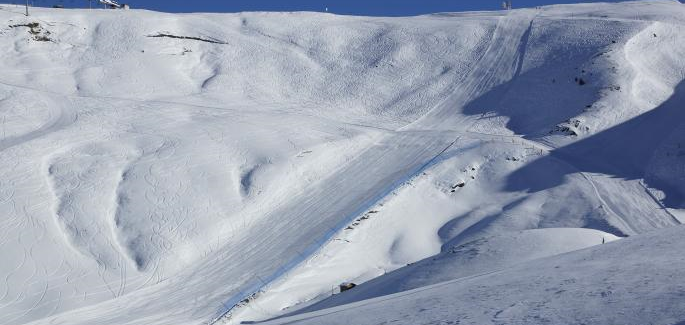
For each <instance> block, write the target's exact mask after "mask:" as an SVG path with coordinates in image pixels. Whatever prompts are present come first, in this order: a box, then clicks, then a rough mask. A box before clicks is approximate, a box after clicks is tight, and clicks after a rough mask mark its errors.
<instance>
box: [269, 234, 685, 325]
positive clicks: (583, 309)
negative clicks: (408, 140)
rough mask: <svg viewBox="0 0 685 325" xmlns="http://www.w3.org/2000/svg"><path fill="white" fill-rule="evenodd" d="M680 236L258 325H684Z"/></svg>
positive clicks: (644, 238)
mask: <svg viewBox="0 0 685 325" xmlns="http://www.w3.org/2000/svg"><path fill="white" fill-rule="evenodd" d="M684 230H685V229H683V227H682V226H679V227H676V228H673V229H665V230H659V231H655V232H651V233H649V234H643V235H638V236H635V237H634V238H628V239H622V240H619V241H617V242H613V243H610V244H606V245H599V246H595V247H592V248H588V249H584V250H580V251H576V252H571V253H567V254H561V255H557V256H552V257H548V258H543V259H538V260H534V261H530V262H528V263H525V264H519V265H517V266H512V267H510V268H505V269H493V270H492V271H491V272H488V273H482V274H479V275H474V276H469V277H464V278H460V279H457V280H452V281H448V282H443V283H439V284H435V285H430V286H425V287H421V288H418V289H414V290H410V291H405V292H400V293H396V294H392V295H387V296H382V297H378V298H374V299H370V300H365V301H361V302H356V303H352V304H348V305H343V306H339V307H335V308H330V309H324V310H321V311H317V312H312V313H307V314H302V315H297V316H293V317H289V318H283V319H278V320H275V321H271V322H265V323H263V324H389V323H390V324H664V325H667V324H682V321H683V320H684V319H685V311H684V310H685V287H683V285H682V282H681V281H679V280H680V279H682V274H681V271H680V270H681V269H682V268H683V267H685V258H684V257H683V254H682V249H681V247H682V245H683V244H684V243H683V241H684V240H683V238H685V237H683V231H684ZM353 290H354V289H353Z"/></svg>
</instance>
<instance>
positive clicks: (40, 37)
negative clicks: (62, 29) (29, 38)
mask: <svg viewBox="0 0 685 325" xmlns="http://www.w3.org/2000/svg"><path fill="white" fill-rule="evenodd" d="M9 27H10V28H18V27H26V28H28V29H29V34H31V35H33V40H34V41H39V42H54V40H53V39H51V38H50V37H49V35H50V31H49V30H46V29H43V28H42V27H41V26H40V24H39V23H36V22H33V23H27V24H15V25H9Z"/></svg>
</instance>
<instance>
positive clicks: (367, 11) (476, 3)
mask: <svg viewBox="0 0 685 325" xmlns="http://www.w3.org/2000/svg"><path fill="white" fill-rule="evenodd" d="M14 1H15V2H16V3H22V0H14ZM31 1H33V2H34V4H35V5H36V6H52V5H53V4H63V5H64V6H65V7H84V6H85V7H87V6H88V5H87V3H88V0H31ZM607 1H608V2H617V1H614V0H603V1H602V2H607ZM1 2H5V3H8V2H11V1H1ZM93 2H97V0H93ZM120 2H127V3H130V4H131V6H132V7H134V8H144V9H151V10H158V11H169V12H198V11H203V12H237V11H300V10H306V11H324V9H325V8H326V7H328V10H329V11H330V12H333V13H338V14H354V15H370V16H408V15H417V14H424V13H430V12H442V11H465V10H496V9H499V8H500V5H501V3H502V0H167V1H162V0H120ZM576 2H600V1H599V0H583V1H579V0H575V1H574V0H513V5H514V7H519V8H520V7H532V6H539V5H546V4H553V3H576Z"/></svg>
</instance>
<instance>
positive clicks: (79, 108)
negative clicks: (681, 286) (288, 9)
mask: <svg viewBox="0 0 685 325" xmlns="http://www.w3.org/2000/svg"><path fill="white" fill-rule="evenodd" d="M21 13H22V10H21V8H20V7H15V6H10V5H4V6H0V20H4V21H5V22H6V24H4V26H7V27H2V29H0V42H1V43H3V44H2V48H3V50H2V52H0V53H2V56H3V60H2V61H1V62H0V68H1V69H2V71H3V74H2V76H0V112H1V113H2V124H0V125H1V127H2V129H1V131H0V133H1V136H2V138H1V139H0V152H1V153H2V154H1V155H0V159H2V162H3V164H1V166H0V174H1V175H2V176H0V204H1V205H2V206H3V207H2V209H1V210H2V211H4V213H3V215H2V218H1V219H0V222H1V225H2V227H0V229H1V230H0V238H2V239H1V241H0V243H1V245H2V247H3V249H2V250H0V254H2V255H1V256H0V257H1V258H2V261H3V263H0V275H1V276H2V278H4V282H0V314H1V315H3V316H2V317H0V324H93V323H97V324H169V323H173V324H208V323H236V324H237V323H240V322H241V321H259V320H266V319H271V318H274V317H278V316H282V315H284V314H290V313H293V312H295V311H297V310H300V312H304V311H315V313H316V314H315V315H316V316H304V315H307V314H303V316H294V317H296V318H293V319H292V321H294V322H300V321H302V322H305V323H306V322H310V323H312V322H313V323H321V322H323V323H335V322H336V321H339V320H334V319H329V318H326V317H328V316H326V315H327V312H326V311H319V310H321V309H323V308H328V307H334V308H338V309H336V310H340V311H339V312H338V311H336V312H334V313H332V314H331V315H335V314H336V313H348V312H351V313H355V312H354V311H353V310H354V309H356V308H358V307H356V306H365V302H364V301H363V300H364V299H368V298H374V297H380V296H383V295H388V294H396V293H397V292H399V291H402V290H410V289H412V290H416V291H417V292H423V293H421V294H426V295H432V296H434V297H436V299H437V298H439V299H442V300H440V302H439V303H438V304H436V305H435V306H436V307H437V306H449V305H450V304H454V301H457V300H455V299H459V300H464V299H465V298H464V297H462V296H458V295H456V294H448V293H447V292H451V290H454V289H452V288H451V287H450V286H453V284H450V283H453V282H450V281H456V282H454V283H457V282H458V283H462V282H465V283H466V282H468V284H463V285H464V286H465V287H464V288H466V286H470V285H473V286H474V287H475V288H480V287H479V285H480V284H479V282H477V281H479V280H478V279H480V278H481V277H480V275H481V274H491V273H492V272H495V273H492V274H494V275H488V276H485V278H487V279H489V277H496V276H497V274H499V273H502V272H504V273H505V274H509V273H506V272H510V275H506V276H503V277H502V278H498V279H500V280H498V281H504V282H506V281H507V280H506V279H508V277H509V278H511V279H514V280H515V282H516V283H519V284H520V285H518V286H512V287H511V288H512V289H511V290H518V291H517V293H514V292H512V293H511V295H509V296H507V299H510V300H511V299H520V296H519V295H521V296H527V295H530V296H532V297H543V296H544V295H545V294H543V293H540V292H536V291H534V290H538V289H539V287H537V286H532V285H530V282H529V281H533V280H531V279H535V278H536V275H535V274H537V273H535V272H539V273H540V274H548V273H545V272H548V271H545V270H548V269H546V268H545V267H539V268H538V267H536V266H535V265H538V264H540V265H543V264H544V263H546V262H543V261H556V260H558V261H559V262H558V263H559V264H563V265H567V264H569V266H570V265H571V264H573V263H575V260H573V258H571V257H568V258H567V257H564V256H582V254H587V253H582V252H588V251H590V250H583V251H579V252H577V253H570V254H567V255H564V254H562V253H566V252H572V251H575V250H579V249H584V248H588V247H591V246H594V245H598V244H601V243H602V241H605V240H606V241H607V242H608V241H611V240H615V239H617V238H618V237H625V236H631V237H633V236H635V239H634V240H633V238H630V239H621V240H618V241H617V242H616V243H612V244H611V245H605V246H606V247H610V248H611V247H618V248H614V249H615V250H617V253H616V254H615V255H612V256H604V257H603V258H602V260H606V261H608V262H606V263H605V264H597V265H594V264H593V265H591V266H588V267H587V270H593V271H592V272H595V271H596V270H606V268H607V267H609V266H608V265H616V264H617V263H615V261H614V260H618V259H620V258H621V256H625V258H626V259H628V260H631V261H632V260H635V261H636V263H638V262H639V260H638V259H637V258H635V255H636V254H638V253H636V252H635V253H634V252H633V251H635V250H631V249H629V248H623V244H622V242H623V241H626V242H628V243H636V242H641V241H647V242H648V241H650V240H651V239H650V238H655V237H654V236H655V235H653V234H657V233H662V232H663V233H668V234H671V233H673V232H674V231H675V230H669V231H671V232H668V231H665V230H661V229H664V228H672V227H675V226H677V225H678V224H680V220H682V219H683V217H682V212H681V211H682V210H681V209H682V207H683V201H682V195H683V193H685V189H684V188H683V184H685V183H682V182H680V181H679V180H681V179H682V178H683V177H685V176H684V175H683V171H682V168H680V167H682V165H683V156H682V154H681V153H680V151H682V150H681V146H682V145H683V138H682V129H683V125H685V124H684V122H683V119H682V117H683V116H682V114H683V112H682V110H681V109H679V108H680V107H681V105H680V103H681V102H682V96H683V88H682V86H681V85H682V80H683V79H685V63H684V62H683V61H682V59H681V58H682V55H681V54H685V39H684V38H685V29H684V28H685V27H683V24H682V22H683V17H684V14H685V8H684V7H683V6H682V5H681V4H679V3H677V2H673V1H644V2H634V3H624V4H587V5H585V4H583V5H567V6H548V7H542V8H539V9H520V10H513V11H507V12H474V13H444V14H434V15H426V16H418V17H403V18H376V17H351V16H337V15H331V14H323V13H304V12H303V13H258V12H255V13H237V14H165V13H157V12H150V11H145V10H129V11H118V10H55V9H40V8H35V10H34V11H33V13H32V15H31V16H30V17H24V16H23V15H22V14H21ZM580 80H582V82H580ZM679 218H680V219H679ZM674 229H678V228H677V227H676V228H674ZM644 233H649V234H650V235H642V234H644ZM650 236H651V237H650ZM668 236H670V237H668V238H671V239H669V240H670V241H676V240H677V239H676V238H675V235H668ZM600 239H602V241H600ZM626 245H627V246H626V247H630V246H629V245H630V244H626ZM635 245H637V244H635ZM663 245H666V244H665V243H664V244H663ZM458 247H462V248H463V247H473V249H474V250H475V251H487V252H496V253H492V254H491V253H487V254H476V257H473V256H470V255H464V254H461V253H459V254H456V255H455V254H454V253H450V252H452V251H454V248H458ZM610 248H606V249H605V248H604V246H601V247H598V248H591V251H592V252H595V251H597V252H598V253H596V255H602V254H603V253H602V252H603V251H605V250H606V251H607V254H608V253H610V251H611V249H610ZM637 251H640V250H637ZM669 252H670V253H669V254H672V255H668V256H674V255H675V254H676V250H675V249H673V250H672V251H669ZM619 253H620V254H619ZM559 254H562V255H559ZM573 254H579V255H573ZM593 254H595V253H593ZM557 255H558V256H557ZM431 256H435V257H431ZM593 256H595V255H593ZM505 257H506V258H505ZM541 258H542V259H541ZM653 258H654V259H655V261H654V262H655V263H661V260H660V259H659V258H658V257H656V256H653ZM419 261H421V262H419ZM612 261H614V262H612ZM536 263H537V264H536ZM541 263H542V264H541ZM598 263H599V262H598ZM408 264H411V265H410V266H407V265H408ZM545 265H546V264H545ZM640 265H641V264H640ZM656 265H658V268H659V269H663V270H664V272H665V273H664V274H667V273H668V272H670V270H675V269H676V268H677V263H675V264H673V265H666V264H663V263H662V264H656ZM455 266H458V267H457V268H456V270H455ZM395 270H397V271H395ZM533 270H534V271H533ZM393 271H395V272H393ZM574 272H576V271H574ZM588 272H591V271H588ZM617 272H619V273H617V274H618V275H617V276H620V277H621V278H625V282H621V285H625V286H629V285H630V283H632V282H631V281H634V278H632V277H630V276H625V275H626V274H632V273H631V272H633V273H635V272H644V269H643V268H640V267H638V266H635V265H632V264H631V265H630V267H626V268H621V269H620V270H619V271H617ZM386 273H387V274H386ZM384 274H385V275H384ZM574 274H575V275H577V276H580V275H578V274H582V272H581V271H577V272H576V273H574ZM635 274H639V273H635ZM548 275H549V274H548ZM541 276H542V275H541ZM549 276H552V275H549ZM555 276H556V275H555ZM460 278H463V279H476V280H468V281H462V282H460V281H459V280H454V279H460ZM374 279H375V280H374ZM502 279H503V280H502ZM554 279H556V278H554ZM347 281H352V282H355V283H362V282H367V281H369V283H368V284H363V285H361V286H359V287H358V288H355V289H353V290H354V291H350V292H349V293H347V292H346V293H344V294H340V295H333V297H331V298H330V299H326V298H329V297H330V296H331V295H332V293H335V287H336V286H337V285H338V284H339V283H341V282H347ZM443 281H448V282H445V283H447V284H444V283H441V284H438V283H440V282H443ZM484 281H485V280H484ZM527 281H528V282H527ZM559 281H561V280H559ZM597 281H599V280H597ZM504 282H503V283H504ZM512 283H514V282H512ZM654 283H659V286H658V287H655V290H656V291H655V293H654V297H655V300H654V301H655V304H656V303H657V302H659V303H662V302H663V303H667V304H665V305H664V306H672V307H674V308H675V307H677V301H678V299H671V300H670V302H669V300H668V299H667V298H664V297H667V296H668V295H671V294H672V293H671V291H668V290H665V289H664V288H665V287H666V286H665V285H664V284H663V283H664V280H663V279H662V278H655V282H654ZM436 284H437V285H436ZM581 284H582V285H581ZM581 284H579V285H578V286H579V287H578V288H577V290H581V291H582V290H589V289H588V288H590V287H591V286H596V285H597V286H598V285H601V283H581ZM460 285H461V284H460ZM503 285H504V284H503ZM469 288H471V287H469ZM525 288H530V289H525ZM332 289H333V290H332ZM479 290H481V289H479ZM527 290H528V291H527ZM531 290H532V291H531ZM673 290H674V289H673ZM481 291H482V290H481ZM481 291H479V294H483V297H488V295H487V294H484V293H482V292H481ZM408 292H409V293H410V294H408V295H407V297H409V298H400V299H399V300H398V301H401V303H399V304H398V305H397V306H389V305H388V306H385V305H383V310H387V313H377V314H374V315H370V314H369V313H359V314H358V315H356V316H355V317H356V318H350V320H351V319H354V323H355V324H366V323H369V324H375V323H379V322H382V321H388V320H389V319H390V318H392V317H391V316H390V314H392V313H393V311H395V310H396V309H393V308H403V309H404V310H406V311H407V312H412V311H415V312H416V313H418V311H416V310H418V309H416V308H418V307H417V306H418V305H417V304H416V303H414V302H413V301H415V299H418V300H421V301H424V300H425V299H424V298H416V297H420V295H421V294H419V293H417V294H416V295H415V294H414V293H413V292H414V291H408ZM578 292H580V291H578ZM661 292H663V295H661ZM460 294H461V293H460ZM630 294H632V293H630ZM630 294H626V295H625V296H624V297H625V299H629V298H630V297H633V296H631V295H630ZM399 295H402V293H399ZM390 297H394V296H392V295H391V296H390ZM573 297H574V296H573V295H564V296H563V297H562V298H560V299H562V300H563V301H566V302H569V301H570V300H572V299H573ZM375 299H381V301H382V299H383V298H382V297H380V298H375ZM392 299H395V298H392ZM564 299H565V300H564ZM505 300H506V299H505ZM389 301H392V300H389ZM349 302H355V305H352V306H355V307H345V306H343V307H338V306H341V305H342V304H345V303H349ZM500 303H502V304H503V303H506V301H504V300H502V301H495V302H492V304H493V305H492V306H490V305H487V306H486V305H482V306H481V305H477V306H475V307H474V306H468V305H465V307H464V308H465V310H470V312H473V313H479V310H480V309H478V308H486V309H487V310H490V308H495V307H497V306H499V304H500ZM569 303H570V302H569ZM374 304H376V303H375V302H373V303H370V304H369V306H373V305H374ZM402 304H407V305H406V306H405V305H402ZM669 304H670V305H669ZM381 305H382V304H381ZM400 306H403V307H400ZM415 307H416V308H415ZM629 307H630V306H629V305H621V307H620V308H618V309H617V312H618V311H620V310H624V309H625V310H629ZM302 308H304V309H302ZM369 308H372V307H369ZM421 308H424V307H421ZM621 308H624V309H621ZM483 310H485V309H483ZM523 310H524V311H523V312H521V313H518V314H514V316H512V318H511V321H512V322H514V323H515V322H520V321H523V320H526V319H528V320H530V318H527V317H532V316H530V315H533V314H535V313H534V312H533V311H530V309H523ZM593 310H594V309H593ZM593 310H588V313H587V314H582V313H581V314H580V315H579V316H578V317H579V319H581V318H582V319H591V317H594V316H592V315H594V314H592V312H593ZM455 313H456V311H455ZM573 313H577V311H574V312H573ZM416 315H418V314H416ZM439 315H443V314H436V317H438V316H439ZM444 315H448V316H449V317H453V316H454V315H456V314H449V313H447V314H444ZM444 315H443V316H444ZM483 315H486V316H482V317H485V318H483V319H480V318H479V319H477V321H476V323H478V322H480V321H484V322H485V321H486V318H487V319H489V320H490V321H492V319H495V318H496V317H494V316H492V317H493V318H492V319H490V318H488V317H490V316H487V315H489V314H487V313H486V314H483ZM564 315H566V316H564ZM568 315H571V314H570V313H568V314H564V313H556V312H555V313H547V314H544V317H548V318H550V319H557V320H561V322H562V323H563V322H570V321H569V320H568V318H566V317H570V316H568ZM443 316H439V317H443ZM467 316H468V315H467ZM675 316H678V313H677V312H670V313H668V312H665V313H663V314H659V315H658V317H657V316H654V317H657V318H654V319H663V320H666V319H671V318H668V317H675ZM298 317H299V318H298ZM367 317H368V318H367ZM417 317H419V316H417ZM517 317H519V318H517ZM583 317H585V318H583ZM588 317H590V318H588ZM607 317H610V316H607ZM333 318H335V316H333ZM286 319H288V318H286ZM425 320H426V321H443V320H444V319H438V318H436V319H430V320H428V319H425ZM281 321H285V319H284V320H280V319H279V320H275V322H281ZM290 321H291V320H290V319H288V320H287V322H290ZM404 321H405V322H409V323H411V322H412V321H414V322H423V321H424V319H423V318H420V317H419V318H411V317H409V318H405V319H404Z"/></svg>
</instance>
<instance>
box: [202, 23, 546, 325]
mask: <svg viewBox="0 0 685 325" xmlns="http://www.w3.org/2000/svg"><path fill="white" fill-rule="evenodd" d="M535 13H536V12H535V11H528V10H521V11H516V12H512V13H511V14H510V15H507V16H504V17H502V18H501V19H500V21H499V23H498V25H497V29H496V30H495V33H494V35H493V39H492V41H491V43H490V45H489V47H488V49H487V50H486V53H485V55H484V56H483V57H482V58H481V60H480V61H479V62H478V64H477V65H476V66H475V67H474V69H473V70H472V71H471V73H469V75H468V76H467V77H466V79H465V82H464V83H462V84H459V85H457V86H456V88H455V91H454V93H453V94H452V95H450V96H449V97H448V98H446V99H445V100H444V101H442V102H441V103H440V104H439V105H438V106H436V107H435V108H434V109H432V110H431V111H430V112H429V113H428V114H427V115H425V116H424V117H423V118H421V119H420V120H418V121H417V122H415V123H412V124H411V125H409V126H407V127H405V128H403V129H401V130H400V131H399V132H397V133H395V134H392V135H390V136H389V137H387V138H385V139H383V140H382V141H381V142H380V143H379V144H378V145H376V146H374V147H372V148H370V149H368V150H367V151H365V152H364V154H362V155H361V156H360V157H359V158H357V159H355V161H354V162H353V163H352V164H351V165H350V166H348V167H347V168H344V169H342V170H340V171H338V172H337V175H339V176H338V177H343V178H355V179H357V180H356V181H355V182H354V183H355V184H360V185H362V191H359V188H357V189H355V191H343V192H345V193H355V194H354V195H352V196H350V197H348V198H343V199H336V200H339V201H337V202H336V203H339V202H347V201H349V202H348V203H346V205H348V208H347V211H349V213H344V214H339V216H345V217H344V218H342V220H340V221H337V223H335V224H325V226H324V227H323V229H328V230H329V231H328V232H327V233H325V234H324V235H323V236H321V235H318V236H315V237H313V238H321V239H320V240H318V241H316V242H314V244H313V245H310V246H308V247H306V249H305V252H298V255H299V257H297V258H295V259H293V260H291V261H290V262H288V263H286V266H285V267H282V268H281V269H278V270H276V271H275V272H274V273H272V274H271V275H268V276H267V277H264V278H262V277H259V282H261V285H260V284H257V285H254V286H252V287H253V288H255V289H256V290H248V291H241V292H240V293H238V294H237V295H234V296H233V297H231V298H230V299H229V300H228V301H226V303H225V305H224V306H225V307H226V310H225V311H223V312H222V313H221V314H220V315H219V316H218V317H216V318H214V320H212V321H211V322H210V323H215V322H216V321H217V320H219V319H220V318H222V317H223V316H225V315H226V314H229V313H230V311H231V309H232V308H233V307H234V306H235V305H237V304H238V303H239V302H240V301H242V300H244V299H247V298H248V297H250V296H252V295H254V294H255V293H256V292H257V291H259V290H261V288H262V287H264V286H266V285H268V284H269V283H270V282H271V281H273V280H276V279H277V278H279V277H280V276H281V275H283V274H284V273H286V272H287V271H289V270H290V269H292V268H294V267H295V266H296V265H297V264H299V263H300V262H301V261H303V260H304V259H305V258H306V256H308V255H310V254H312V253H314V252H315V251H316V250H318V249H319V248H320V247H321V246H322V245H323V244H324V243H325V242H326V241H328V240H329V239H330V238H331V237H332V236H333V235H334V234H335V233H336V232H337V231H339V230H340V229H342V228H343V227H345V226H347V225H348V224H349V222H350V221H351V220H353V219H354V218H355V217H357V216H358V215H360V214H362V213H363V212H364V211H365V210H366V209H368V208H370V207H371V206H372V205H373V204H374V203H375V202H377V201H379V200H380V199H382V198H383V197H385V196H386V195H387V194H389V193H390V192H391V191H392V190H393V189H395V188H396V187H397V186H398V185H401V184H402V183H403V182H404V181H407V180H409V179H411V178H412V177H414V176H415V175H417V174H418V173H420V172H421V171H422V170H424V169H425V168H427V167H428V166H430V164H431V162H433V161H434V160H436V159H437V158H438V157H439V156H440V155H441V154H442V153H444V152H445V151H446V150H447V149H449V148H450V147H451V146H452V145H453V144H454V143H455V142H456V141H457V140H458V139H459V137H460V135H461V134H462V132H464V131H468V128H469V127H470V126H471V125H472V124H473V119H472V118H469V117H465V116H464V115H461V114H459V112H460V110H461V108H462V107H463V106H464V105H466V104H467V103H469V102H470V101H471V100H473V99H475V98H477V97H478V96H480V95H482V94H484V93H485V92H487V91H489V90H490V89H492V88H493V87H496V86H498V85H500V84H503V83H505V82H508V81H509V80H511V78H513V77H514V76H515V75H516V74H517V73H518V72H519V70H520V68H521V63H522V59H523V53H522V50H521V49H522V48H525V43H526V42H527V38H528V35H529V34H530V31H531V26H532V22H533V18H534V16H535ZM424 130H431V131H424ZM451 130H456V131H451ZM379 167H380V168H379ZM369 181H370V182H371V183H369ZM334 184H335V183H334ZM374 184H378V185H374ZM339 185H344V183H340V184H339ZM350 185H351V184H350ZM379 185H380V186H379ZM342 188H344V186H343V187H339V186H338V184H336V186H335V187H334V189H335V190H340V189H342ZM322 194H324V193H322ZM359 194H361V195H362V197H360V198H357V197H356V196H359ZM327 196H328V195H327V194H324V195H322V197H327ZM364 196H365V197H364ZM365 198H366V199H365ZM369 198H371V199H369ZM350 199H351V200H350ZM324 204H326V203H324ZM341 208H342V207H341ZM355 209H356V210H355ZM305 213H307V214H309V215H310V216H314V215H317V213H316V211H306V212H305ZM333 217H334V218H335V216H333ZM310 218H311V217H310ZM297 224H303V223H299V222H298V223H297ZM304 224H306V223H304ZM293 230H294V229H293ZM312 230H314V229H312ZM305 238H307V237H305ZM310 238H312V237H310ZM295 242H298V241H295ZM305 242H306V240H305Z"/></svg>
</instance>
